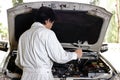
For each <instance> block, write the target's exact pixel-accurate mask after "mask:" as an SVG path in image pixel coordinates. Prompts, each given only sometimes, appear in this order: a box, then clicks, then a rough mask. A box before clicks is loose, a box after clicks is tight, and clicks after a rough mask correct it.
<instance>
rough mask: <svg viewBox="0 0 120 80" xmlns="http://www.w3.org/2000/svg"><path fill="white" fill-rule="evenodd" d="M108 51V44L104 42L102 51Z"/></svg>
mask: <svg viewBox="0 0 120 80" xmlns="http://www.w3.org/2000/svg"><path fill="white" fill-rule="evenodd" d="M106 51H108V44H102V46H101V49H100V52H101V53H103V52H106Z"/></svg>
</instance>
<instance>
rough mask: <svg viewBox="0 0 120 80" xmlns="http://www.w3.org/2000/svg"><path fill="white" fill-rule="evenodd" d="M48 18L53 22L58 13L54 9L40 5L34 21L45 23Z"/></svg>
mask: <svg viewBox="0 0 120 80" xmlns="http://www.w3.org/2000/svg"><path fill="white" fill-rule="evenodd" d="M48 19H49V20H50V21H51V22H53V21H55V19H56V15H55V13H54V11H53V10H52V9H51V8H49V7H45V6H42V7H40V8H39V9H38V11H37V12H36V14H35V18H34V21H35V22H40V23H42V24H45V20H48Z"/></svg>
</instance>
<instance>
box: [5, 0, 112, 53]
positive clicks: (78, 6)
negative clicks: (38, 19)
mask: <svg viewBox="0 0 120 80" xmlns="http://www.w3.org/2000/svg"><path fill="white" fill-rule="evenodd" d="M41 6H48V7H51V8H52V9H54V11H55V13H56V15H57V20H56V21H55V23H54V25H53V28H52V30H53V31H54V32H55V33H56V35H57V38H58V40H59V41H60V42H61V44H62V45H63V47H64V48H77V47H78V46H81V47H82V49H84V50H90V51H99V50H100V47H101V45H102V42H103V39H104V36H105V33H106V30H107V27H108V24H109V21H110V18H111V16H112V14H111V13H109V12H108V11H106V10H105V9H103V8H101V7H98V6H94V5H90V4H83V3H72V2H55V1H49V2H31V3H23V4H20V5H18V6H15V7H13V8H10V9H8V10H7V13H8V27H9V41H10V49H11V50H13V49H17V44H18V40H19V37H20V35H21V34H22V33H23V32H24V31H26V30H27V29H29V28H30V26H31V24H32V23H33V17H34V14H35V12H36V11H37V9H38V8H39V7H41ZM78 42H79V44H78Z"/></svg>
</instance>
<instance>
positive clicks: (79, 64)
mask: <svg viewBox="0 0 120 80" xmlns="http://www.w3.org/2000/svg"><path fill="white" fill-rule="evenodd" d="M94 54H96V53H94ZM90 57H91V58H90ZM93 57H94V58H93ZM109 72H110V68H109V67H108V66H107V65H106V64H105V63H104V62H103V61H102V60H101V59H100V58H99V57H98V55H93V52H87V53H86V52H85V53H83V57H82V58H81V60H80V61H79V60H73V61H70V62H68V63H66V64H58V63H54V65H53V69H52V73H53V75H54V77H55V78H68V77H74V78H91V79H92V78H95V77H98V76H100V75H102V74H109ZM75 80H77V79H75Z"/></svg>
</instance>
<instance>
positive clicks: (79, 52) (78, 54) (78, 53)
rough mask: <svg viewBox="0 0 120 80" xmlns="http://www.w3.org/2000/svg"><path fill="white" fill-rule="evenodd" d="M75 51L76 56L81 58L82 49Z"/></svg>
mask: <svg viewBox="0 0 120 80" xmlns="http://www.w3.org/2000/svg"><path fill="white" fill-rule="evenodd" d="M75 53H76V54H77V58H81V57H82V55H83V53H82V49H77V50H75Z"/></svg>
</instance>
